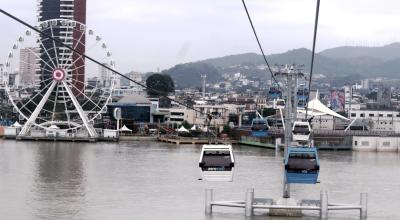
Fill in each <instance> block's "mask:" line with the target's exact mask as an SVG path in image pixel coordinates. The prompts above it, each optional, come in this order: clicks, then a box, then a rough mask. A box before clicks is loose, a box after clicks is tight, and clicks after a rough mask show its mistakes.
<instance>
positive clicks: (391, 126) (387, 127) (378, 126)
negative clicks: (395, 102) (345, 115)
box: [350, 110, 400, 133]
mask: <svg viewBox="0 0 400 220" xmlns="http://www.w3.org/2000/svg"><path fill="white" fill-rule="evenodd" d="M350 119H351V120H355V119H358V120H365V121H366V125H367V126H368V127H369V128H370V129H371V130H373V131H394V132H396V133H400V113H399V112H398V111H385V110H350Z"/></svg>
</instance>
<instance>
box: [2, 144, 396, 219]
mask: <svg viewBox="0 0 400 220" xmlns="http://www.w3.org/2000/svg"><path fill="white" fill-rule="evenodd" d="M200 148H201V146H194V145H181V146H176V145H172V144H166V143H156V142H120V143H56V142H16V141H12V140H0V219H139V220H147V219H149V220H150V219H151V220H164V219H173V220H179V219H182V220H189V219H190V220H191V219H193V220H197V219H198V220H203V219H206V220H225V219H238V220H242V219H246V218H245V217H244V211H243V210H239V209H232V208H218V207H217V208H214V213H213V215H212V216H211V217H210V216H209V217H207V216H205V214H204V190H205V189H206V188H214V190H215V195H214V197H215V199H217V200H242V199H244V195H245V191H246V189H247V188H255V196H256V197H268V198H278V197H280V196H281V194H282V172H283V166H282V160H283V159H282V155H278V156H276V155H275V152H274V151H273V150H268V149H261V148H252V147H246V146H234V153H235V159H236V166H235V168H236V170H235V177H234V182H230V183H208V182H203V181H199V180H198V178H199V175H200V173H199V170H198V159H199V153H200ZM320 157H321V172H320V178H319V179H320V181H321V183H320V184H317V185H312V186H310V185H307V186H304V185H296V186H292V196H295V197H297V198H307V199H319V192H320V190H322V189H324V190H328V191H329V201H332V202H342V203H343V202H345V203H358V202H359V196H360V195H359V193H360V192H367V193H368V194H369V203H368V219H400V213H399V208H400V156H399V154H397V153H372V152H369V153H366V152H340V151H339V152H334V151H325V152H320ZM329 216H330V219H358V216H359V215H358V212H357V211H346V212H330V214H329ZM247 219H285V218H271V217H268V216H267V215H266V214H265V213H264V212H261V211H260V212H256V216H254V217H252V218H247ZM289 219H294V218H289ZM301 219H318V213H317V212H306V213H305V217H303V218H301Z"/></svg>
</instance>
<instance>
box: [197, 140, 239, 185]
mask: <svg viewBox="0 0 400 220" xmlns="http://www.w3.org/2000/svg"><path fill="white" fill-rule="evenodd" d="M234 166H235V160H234V157H233V152H232V146H231V145H203V149H202V150H201V155H200V161H199V167H200V171H201V174H202V179H203V180H205V181H232V180H233V170H234Z"/></svg>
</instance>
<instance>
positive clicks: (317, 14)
mask: <svg viewBox="0 0 400 220" xmlns="http://www.w3.org/2000/svg"><path fill="white" fill-rule="evenodd" d="M319 3H320V0H317V8H316V9H315V23H314V39H313V48H312V54H311V66H310V77H309V79H308V80H309V82H308V95H307V107H306V116H305V120H307V114H308V102H309V101H310V91H311V82H312V74H313V69H314V56H315V44H316V42H317V30H318V17H319Z"/></svg>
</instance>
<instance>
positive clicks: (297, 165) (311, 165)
mask: <svg viewBox="0 0 400 220" xmlns="http://www.w3.org/2000/svg"><path fill="white" fill-rule="evenodd" d="M287 169H288V172H293V173H305V172H306V173H317V172H318V164H317V160H316V155H315V154H308V153H298V154H296V153H291V154H290V155H289V160H288V163H287Z"/></svg>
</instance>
